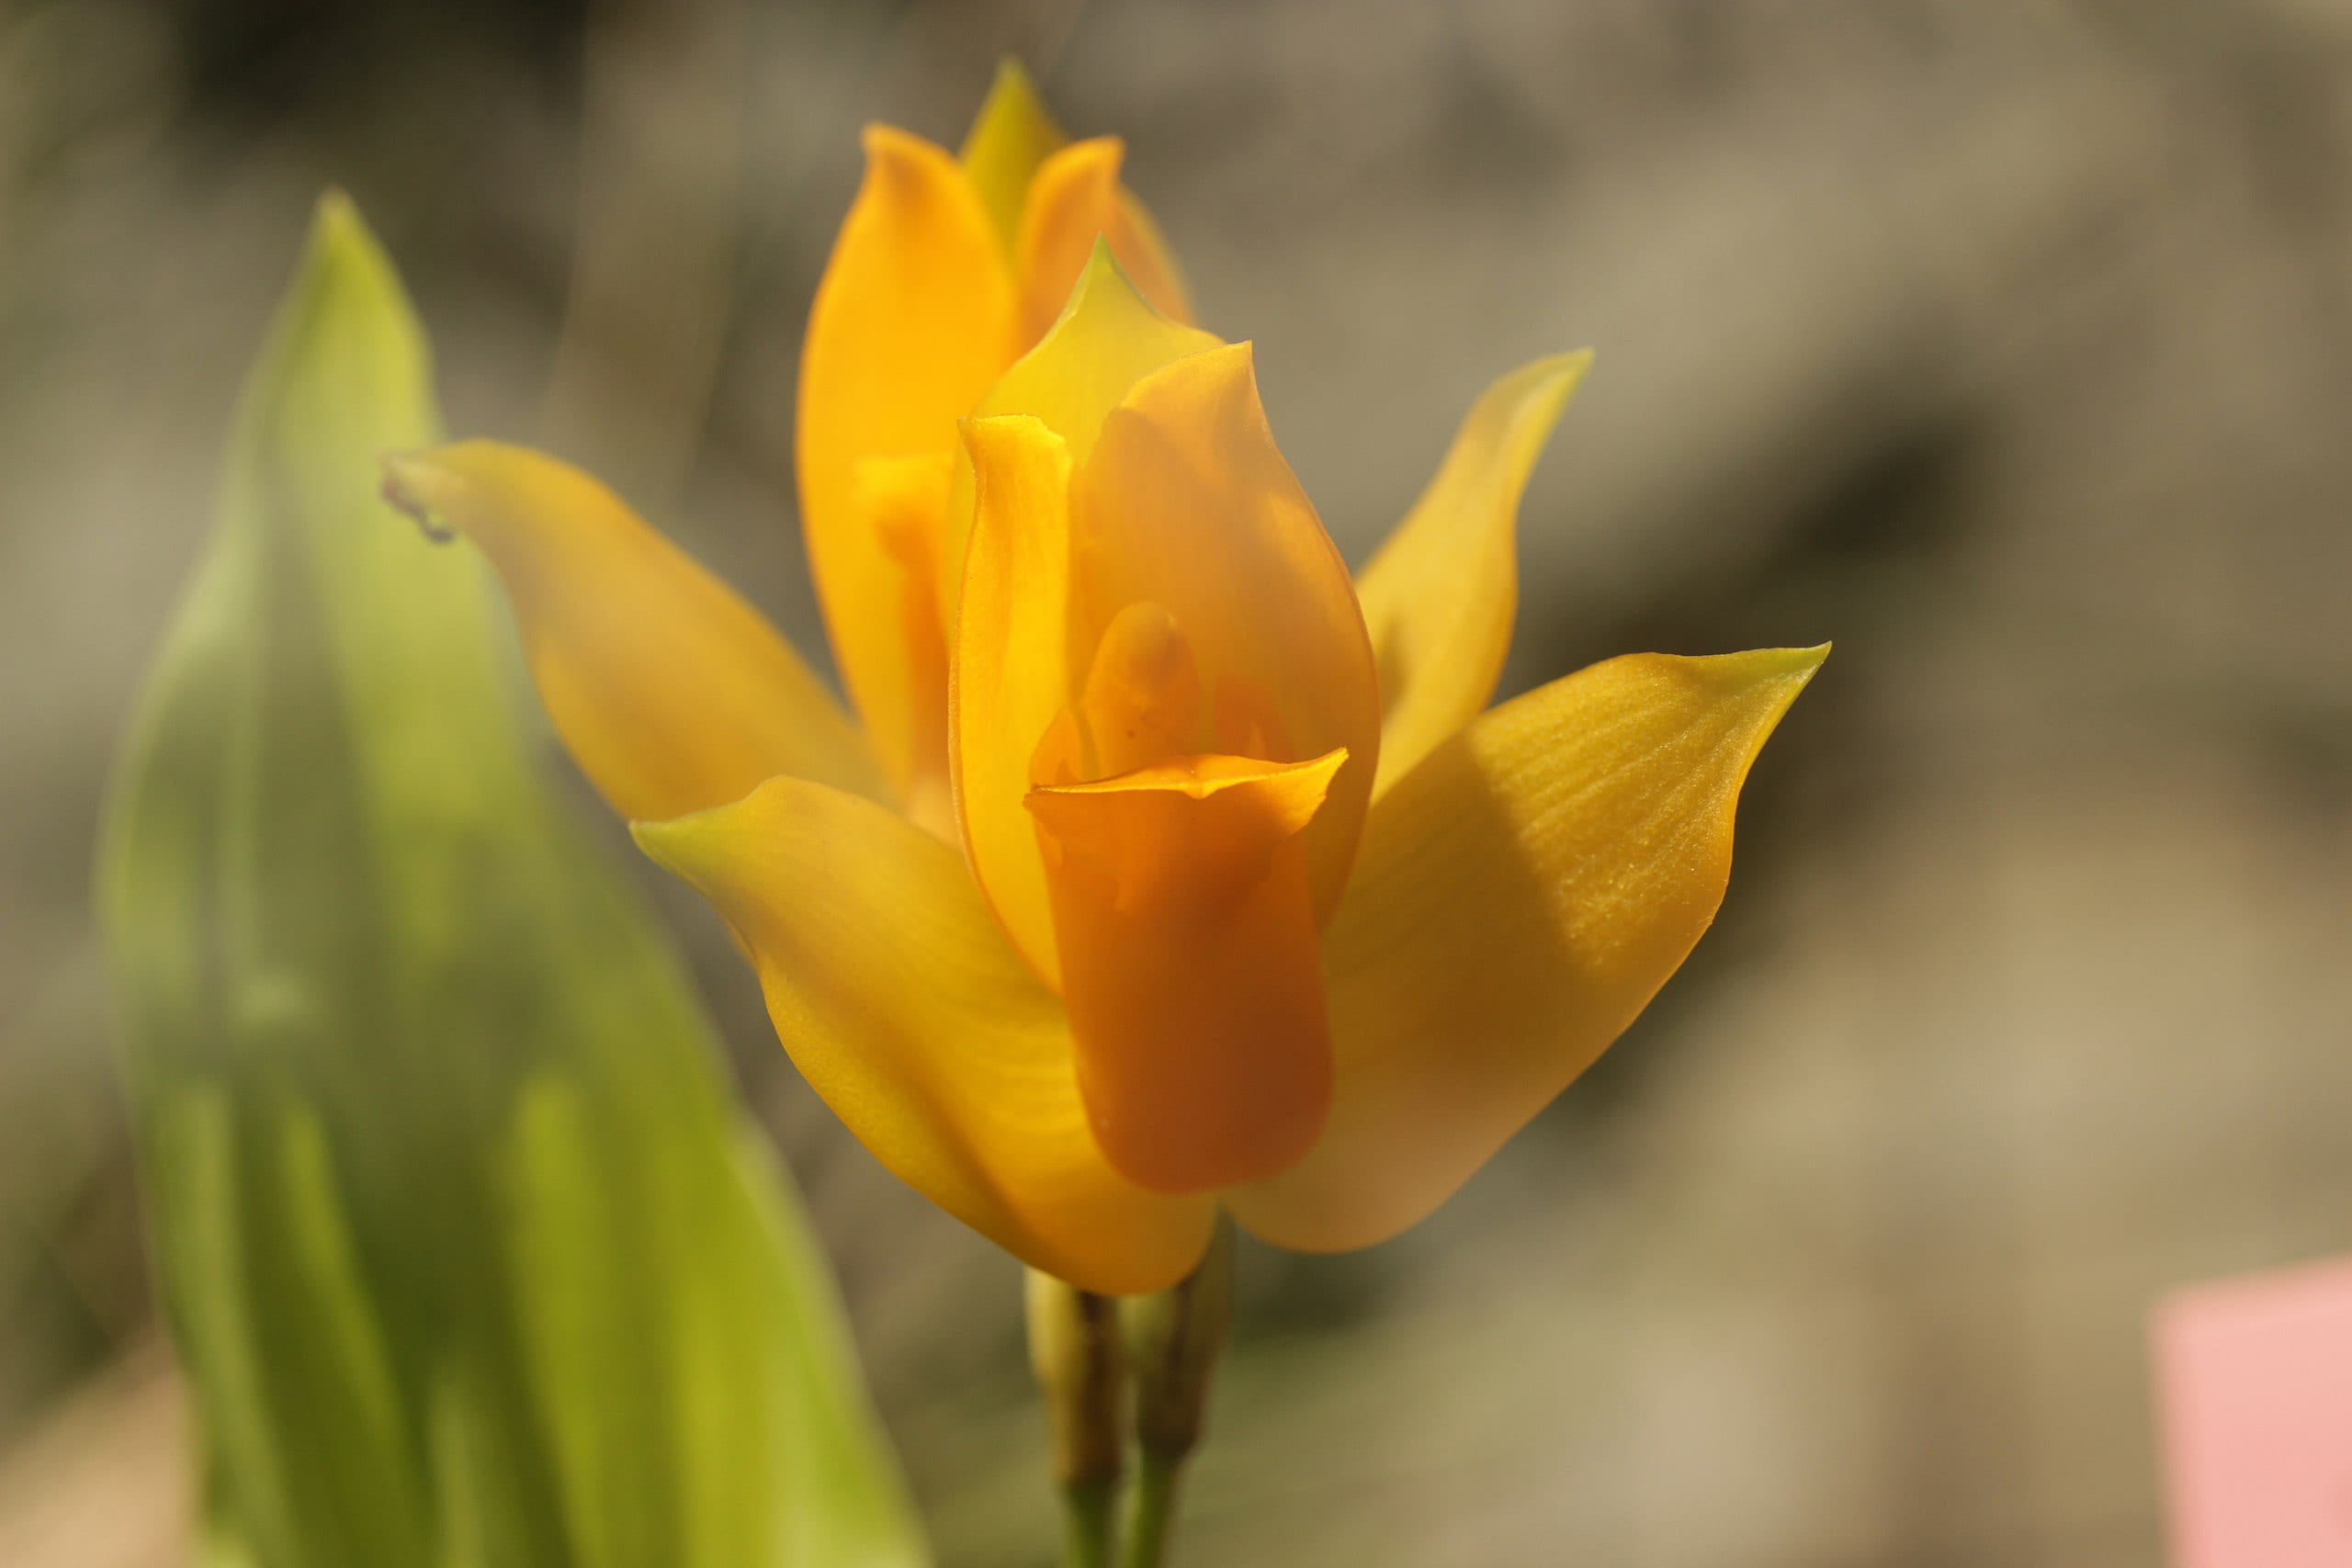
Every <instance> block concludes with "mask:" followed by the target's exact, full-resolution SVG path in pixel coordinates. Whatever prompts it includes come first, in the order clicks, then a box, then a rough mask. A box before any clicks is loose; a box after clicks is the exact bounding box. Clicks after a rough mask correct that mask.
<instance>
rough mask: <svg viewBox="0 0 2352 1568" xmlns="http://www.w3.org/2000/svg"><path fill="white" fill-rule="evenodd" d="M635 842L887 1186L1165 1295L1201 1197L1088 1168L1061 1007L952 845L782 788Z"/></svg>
mask: <svg viewBox="0 0 2352 1568" xmlns="http://www.w3.org/2000/svg"><path fill="white" fill-rule="evenodd" d="M636 832H637V837H638V841H639V843H640V844H641V845H643V846H644V848H645V850H646V852H647V853H649V854H650V855H651V856H652V857H653V858H654V859H655V860H657V861H659V862H661V863H662V864H663V865H665V866H667V867H669V868H670V869H671V870H672V871H673V872H675V873H677V874H679V875H680V876H682V877H684V878H685V880H686V881H688V882H690V883H692V884H693V885H694V886H695V888H696V889H697V890H699V891H700V892H701V893H702V895H703V896H704V897H707V898H708V899H709V900H710V901H711V903H712V904H714V905H716V906H717V907H718V910H719V912H720V913H721V914H722V915H724V916H725V917H726V918H727V920H728V922H729V924H730V925H732V926H733V927H734V929H735V931H736V934H737V935H738V936H739V937H741V940H742V942H743V944H744V946H745V947H746V948H747V949H749V950H750V952H751V953H752V957H753V960H754V962H755V963H756V964H757V965H758V968H759V974H760V984H761V987H762V989H763V991H764V992H765V993H766V996H767V1003H768V1015H769V1017H770V1018H771V1019H772V1020H774V1021H775V1030H776V1034H777V1036H778V1037H779V1038H780V1039H782V1041H783V1042H784V1045H785V1049H786V1051H788V1052H790V1053H791V1055H792V1059H793V1062H794V1064H795V1065H796V1066H798V1067H799V1069H800V1071H801V1073H802V1074H803V1075H804V1076H805V1077H807V1078H808V1079H809V1084H810V1085H811V1087H813V1088H814V1089H816V1090H817V1092H818V1093H819V1094H820V1096H822V1097H823V1098H824V1100H825V1102H826V1103H827V1104H828V1105H830V1106H831V1107H832V1108H833V1111H835V1113H836V1114H838V1115H839V1116H840V1117H841V1118H842V1121H843V1122H846V1123H848V1125H849V1128H850V1131H851V1132H853V1133H854V1134H857V1136H858V1138H859V1139H860V1140H861V1141H862V1142H863V1143H864V1144H865V1146H866V1147H867V1148H869V1149H871V1150H873V1151H874V1154H875V1156H876V1158H878V1159H880V1160H881V1161H882V1163H883V1164H884V1165H886V1166H888V1168H890V1169H891V1170H892V1171H893V1172H895V1173H896V1174H897V1175H898V1176H899V1178H900V1179H903V1180H904V1181H906V1182H907V1183H908V1184H909V1185H910V1186H912V1187H913V1188H915V1189H916V1190H918V1191H920V1192H922V1194H923V1195H924V1196H926V1197H928V1198H930V1199H931V1200H932V1201H933V1202H935V1203H937V1204H939V1205H940V1207H942V1208H944V1209H945V1210H946V1211H947V1212H948V1213H952V1214H954V1215H955V1216H956V1218H958V1219H960V1220H962V1221H963V1222H964V1223H965V1224H968V1225H970V1226H972V1228H973V1229H975V1230H977V1231H978V1232H980V1233H981V1234H982V1235H986V1236H988V1237H989V1239H990V1240H992V1241H994V1242H996V1243H997V1244H998V1245H999V1246H1001V1247H1004V1248H1005V1249H1006V1250H1007V1251H1009V1252H1012V1253H1013V1254H1014V1255H1015V1256H1017V1257H1019V1258H1021V1259H1022V1260H1023V1262H1025V1263H1028V1264H1030V1265H1031V1266H1032V1267H1034V1268H1038V1269H1045V1270H1046V1272H1047V1273H1050V1274H1055V1275H1058V1276H1059V1277H1061V1278H1062V1279H1065V1280H1069V1281H1070V1282H1071V1283H1072V1284H1075V1285H1078V1286H1080V1287H1082V1288H1084V1289H1086V1290H1091V1291H1101V1292H1110V1293H1116V1294H1131V1293H1135V1292H1146V1291H1155V1290H1159V1289H1162V1288H1164V1287H1166V1286H1167V1285H1169V1284H1170V1283H1172V1282H1173V1281H1174V1280H1178V1279H1180V1278H1181V1277H1182V1275H1183V1274H1184V1273H1185V1272H1186V1271H1187V1270H1189V1269H1191V1268H1192V1266H1193V1263H1194V1262H1195V1261H1197V1260H1198V1258H1200V1256H1201V1253H1202V1250H1203V1249H1204V1247H1206V1246H1207V1243H1208V1237H1209V1232H1210V1228H1211V1226H1212V1224H1213V1222H1214V1205H1213V1203H1212V1202H1211V1201H1209V1200H1207V1199H1205V1198H1170V1197H1165V1196H1161V1195H1159V1194H1155V1193H1150V1192H1147V1191H1144V1190H1141V1189H1139V1188H1137V1187H1136V1186H1135V1185H1134V1184H1133V1183H1131V1182H1129V1181H1127V1180H1126V1179H1124V1178H1123V1177H1121V1176H1120V1175H1119V1174H1118V1172H1117V1171H1115V1170H1114V1169H1113V1168H1111V1167H1110V1166H1109V1165H1108V1164H1107V1163H1106V1162H1105V1161H1104V1159H1103V1155H1102V1153H1101V1151H1100V1150H1099V1149H1098V1148H1097V1147H1096V1146H1095V1143H1094V1138H1093V1135H1092V1134H1091V1133H1090V1132H1089V1131H1088V1129H1087V1122H1086V1115H1085V1111H1084V1108H1083V1106H1082V1104H1081V1102H1080V1098H1079V1092H1078V1081H1077V1077H1076V1068H1075V1063H1074V1059H1073V1056H1072V1053H1071V1049H1070V1041H1069V1026H1068V1024H1067V1023H1066V1022H1065V1021H1064V1019H1063V1016H1062V1011H1061V1008H1060V1006H1059V1004H1058V1003H1057V1002H1056V1000H1055V999H1054V998H1053V996H1052V994H1051V993H1049V992H1048V991H1046V988H1045V987H1042V986H1040V985H1039V984H1038V983H1037V982H1036V980H1035V978H1034V977H1032V976H1031V975H1030V974H1029V972H1028V971H1027V970H1026V969H1024V968H1023V966H1022V964H1021V961H1020V959H1019V958H1017V957H1016V956H1014V954H1013V952H1012V949H1011V948H1010V947H1008V946H1006V945H1005V943H1004V941H1003V939H1002V938H1001V936H999V935H998V934H997V930H996V926H995V924H994V922H992V921H991V920H990V919H989V914H988V910H987V909H986V908H984V907H983V906H982V905H981V903H980V897H979V894H978V892H977V891H976V890H975V889H974V887H973V886H972V879H971V876H970V874H968V873H967V871H966V870H965V868H964V863H963V859H962V857H961V856H959V855H958V854H957V853H956V851H955V849H954V848H952V847H951V846H949V845H947V844H944V843H942V842H940V841H939V840H937V839H934V838H933V837H931V836H930V835H928V834H926V833H924V832H922V830H920V829H917V828H915V827H913V826H912V825H911V824H910V823H908V822H907V821H906V820H905V819H904V818H900V817H899V816H898V815H896V814H895V813H893V812H891V811H890V810H888V808H887V807H880V806H876V805H874V804H872V803H871V802H868V801H864V800H859V799H857V798H855V797H854V796H850V795H842V794H841V793H839V792H838V791H834V790H829V789H825V788H822V787H820V786H818V785H813V784H802V783H800V782H798V781H797V780H794V779H775V780H773V781H771V782H770V783H768V784H763V785H762V786H761V787H760V788H759V789H758V790H757V791H755V792H753V793H752V795H750V796H749V797H747V798H746V799H744V800H741V801H739V802H737V803H735V804H734V805H731V806H725V807H719V808H718V809H717V810H715V811H707V812H703V813H701V814H700V815H698V816H694V817H688V818H684V819H682V820H679V821H675V822H662V823H640V824H639V825H638V827H637V829H636Z"/></svg>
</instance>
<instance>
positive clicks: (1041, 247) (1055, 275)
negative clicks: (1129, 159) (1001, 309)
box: [1013, 136, 1193, 343]
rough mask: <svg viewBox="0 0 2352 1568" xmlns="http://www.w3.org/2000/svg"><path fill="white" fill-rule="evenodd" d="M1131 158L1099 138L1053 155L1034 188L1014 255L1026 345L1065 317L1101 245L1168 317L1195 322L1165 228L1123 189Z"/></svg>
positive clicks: (1039, 172)
mask: <svg viewBox="0 0 2352 1568" xmlns="http://www.w3.org/2000/svg"><path fill="white" fill-rule="evenodd" d="M1125 156H1126V148H1125V144H1124V143H1122V142H1121V141H1119V139H1118V138H1117V137H1115V136H1097V137H1093V138H1091V139H1090V140H1088V141H1078V142H1073V143H1071V144H1070V145H1069V146H1068V147H1065V148H1063V149H1061V151H1059V152H1056V153H1054V154H1053V156H1051V157H1049V158H1047V159H1046V161H1045V163H1044V164H1042V165H1041V166H1040V167H1039V168H1038V170H1037V174H1036V177H1035V179H1034V180H1032V181H1031V182H1030V186H1029V205H1028V207H1027V209H1025V210H1024V211H1023V214H1022V219H1021V240H1020V243H1019V244H1018V245H1017V246H1015V247H1014V253H1013V254H1015V256H1016V257H1017V258H1018V266H1017V270H1018V273H1019V276H1020V287H1021V330H1022V333H1023V341H1025V342H1029V343H1035V341H1036V340H1037V339H1039V338H1041V337H1043V336H1044V335H1045V333H1046V328H1048V327H1050V326H1052V325H1053V324H1054V322H1055V321H1056V320H1057V319H1058V318H1059V317H1060V315H1061V313H1062V308H1063V307H1064V306H1065V305H1067V304H1068V303H1069V297H1070V290H1071V289H1072V288H1074V287H1075V286H1076V285H1077V283H1078V279H1079V275H1080V273H1082V272H1084V271H1085V270H1086V258H1087V257H1088V256H1089V255H1091V254H1093V250H1094V242H1095V241H1096V240H1097V239H1098V238H1099V239H1102V240H1103V241H1106V242H1107V243H1109V244H1110V247H1111V254H1114V255H1115V256H1117V257H1118V258H1119V265H1122V266H1124V267H1125V268H1126V270H1127V276H1129V277H1130V278H1132V279H1134V281H1135V286H1136V288H1138V289H1140V290H1142V292H1143V296H1144V298H1145V299H1148V300H1150V301H1151V302H1152V304H1153V305H1154V306H1155V307H1156V308H1157V309H1158V310H1159V312H1160V313H1161V314H1162V315H1164V316H1167V317H1169V318H1170V320H1173V321H1185V322H1189V321H1192V319H1193V304H1192V300H1191V299H1189V298H1188V297H1187V295H1186V293H1185V288H1184V279H1183V276H1182V274H1180V273H1179V272H1178V271H1177V270H1176V258H1175V257H1174V256H1173V255H1172V254H1170V253H1169V250H1168V246H1167V243H1166V241H1165V240H1163V239H1162V238H1161V236H1160V232H1159V225H1158V224H1157V223H1154V222H1153V221H1152V220H1151V215H1150V214H1149V213H1148V212H1146V211H1145V210H1144V208H1143V204H1142V203H1141V202H1139V201H1137V200H1136V198H1135V197H1133V196H1132V195H1130V194H1129V193H1128V191H1127V190H1126V188H1125V186H1122V185H1120V183H1119V165H1120V163H1121V162H1122V161H1123V160H1124V159H1125Z"/></svg>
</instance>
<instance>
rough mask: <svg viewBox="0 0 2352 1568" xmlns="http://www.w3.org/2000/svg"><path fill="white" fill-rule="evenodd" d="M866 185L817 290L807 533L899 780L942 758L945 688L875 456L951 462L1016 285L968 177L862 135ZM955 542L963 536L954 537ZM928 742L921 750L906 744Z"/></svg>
mask: <svg viewBox="0 0 2352 1568" xmlns="http://www.w3.org/2000/svg"><path fill="white" fill-rule="evenodd" d="M865 149H866V173H865V185H864V186H863V187H862V188H861V189H860V190H859V191H858V194H857V199H856V201H855V202H854V204H853V205H852V206H851V208H850V212H849V217H848V219H847V220H845V221H844V222H843V223H842V231H841V236H840V238H839V239H838V240H837V241H836V242H835V243H834V246H833V254H832V259H831V262H829V263H828V264H827V265H826V268H825V276H824V278H823V280H822V281H821V282H820V284H819V285H818V288H817V300H816V305H815V307H814V309H813V310H811V312H810V315H809V336H808V341H807V344H805V346H804V348H803V351H802V355H801V362H800V414H799V429H798V448H799V466H800V491H801V510H802V525H803V528H804V531H805V532H806V534H807V536H808V543H809V561H810V564H811V566H812V567H813V568H814V570H815V574H816V579H817V590H818V594H819V597H820V600H821V601H822V603H823V604H824V609H825V619H826V623H827V625H828V626H829V628H830V629H831V633H832V639H833V651H834V653H835V655H836V657H837V658H838V660H839V661H840V664H841V670H842V682H843V683H844V684H845V685H847V686H848V688H849V692H850V696H851V698H852V699H853V701H854V703H855V704H856V705H857V709H858V711H859V713H860V714H862V715H863V716H865V721H866V724H867V727H868V728H869V729H870V730H871V732H872V734H873V737H874V744H875V750H876V756H877V758H878V759H879V761H881V763H882V766H883V769H884V771H885V773H887V774H888V777H889V779H890V780H891V782H892V784H894V785H896V786H897V787H898V788H899V790H900V791H901V792H902V793H911V792H912V791H913V790H914V789H915V788H916V787H917V786H918V784H921V782H922V777H923V773H924V769H925V767H926V766H927V765H928V761H929V760H930V759H934V758H937V757H939V756H942V755H944V740H933V739H928V738H927V736H928V733H929V732H928V729H927V727H935V728H936V729H937V731H938V734H939V735H940V736H944V727H945V725H946V715H945V713H944V711H938V710H936V709H932V708H929V707H928V706H927V705H928V704H929V703H931V702H933V700H935V699H934V695H933V694H936V692H937V691H938V690H939V689H940V681H939V676H938V673H937V671H935V670H932V669H928V668H926V667H925V660H927V659H932V660H935V659H936V658H938V657H940V654H939V652H938V647H937V644H936V643H934V644H933V648H932V649H931V650H930V651H929V652H926V651H925V650H924V649H922V648H921V647H920V646H917V645H915V644H912V643H910V640H909V637H908V636H907V631H906V625H905V620H904V608H905V604H906V603H907V592H906V587H905V583H904V581H903V578H904V576H905V574H906V572H907V571H908V570H909V568H908V567H907V565H906V563H905V562H904V560H903V559H902V558H900V557H899V556H898V555H895V554H893V553H892V551H891V550H890V549H889V547H888V544H887V542H886V541H885V539H884V538H883V537H882V536H880V533H879V531H878V530H877V529H876V526H875V525H874V520H873V518H872V517H871V516H870V515H869V513H868V510H867V508H866V507H865V505H863V504H861V501H862V499H863V496H864V492H863V491H862V490H861V483H860V476H861V473H865V472H870V470H868V469H866V468H865V467H864V466H865V465H866V464H868V463H870V462H871V461H872V460H874V459H877V458H883V459H889V458H902V457H920V456H922V455H924V454H930V453H943V452H945V453H952V452H953V451H955V449H956V421H957V420H958V419H960V418H962V417H963V416H964V414H965V413H966V412H968V411H969V410H970V409H971V407H972V405H973V403H975V402H976V401H978V399H979V397H980V395H981V394H982V393H983V392H985V391H987V390H988V389H989V384H990V383H991V382H993V381H994V380H995V379H996V378H997V377H998V375H999V374H1000V373H1001V371H1002V370H1003V368H1004V367H1005V365H1006V364H1007V363H1008V362H1009V361H1010V360H1011V358H1012V355H1013V353H1014V344H1013V336H1012V334H1013V309H1014V300H1013V291H1012V277H1011V274H1010V272H1009V269H1008V268H1007V266H1006V265H1005V259H1004V255H1003V252H1002V249H1001V246H1000V245H999V243H998V242H997V238H996V235H995V232H994V231H993V230H992V229H991V228H990V226H989V216H988V213H987V211H986V210H985V209H984V208H983V207H982V205H981V200H980V197H979V195H978V192H977V191H976V190H975V189H974V188H973V185H972V182H971V181H970V179H968V178H967V176H966V175H965V173H964V171H963V168H962V167H961V166H960V165H959V164H957V163H956V160H955V159H953V158H951V157H950V156H948V154H947V153H946V152H944V151H942V150H941V149H939V148H937V147H934V146H933V145H932V144H931V143H929V142H927V141H922V140H921V139H919V138H917V137H912V136H909V135H907V134H906V133H904V132H903V131H898V130H889V129H888V128H887V127H880V126H876V127H873V128H870V129H869V130H867V131H866V133H865ZM959 543H960V541H959ZM915 737H926V739H910V738H915Z"/></svg>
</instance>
